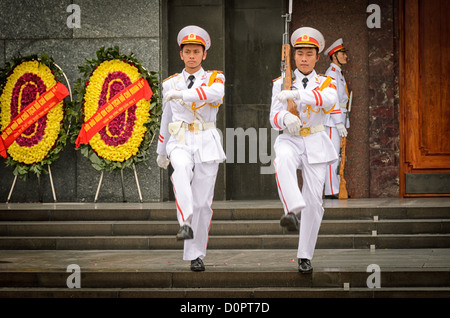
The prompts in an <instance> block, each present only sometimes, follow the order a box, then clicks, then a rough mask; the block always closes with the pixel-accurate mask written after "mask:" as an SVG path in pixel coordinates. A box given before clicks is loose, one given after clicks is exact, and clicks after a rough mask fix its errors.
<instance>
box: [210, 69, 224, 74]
mask: <svg viewBox="0 0 450 318" xmlns="http://www.w3.org/2000/svg"><path fill="white" fill-rule="evenodd" d="M207 72H208V73H213V72H217V73H219V74H222V73H223V71H217V70H212V71H207Z"/></svg>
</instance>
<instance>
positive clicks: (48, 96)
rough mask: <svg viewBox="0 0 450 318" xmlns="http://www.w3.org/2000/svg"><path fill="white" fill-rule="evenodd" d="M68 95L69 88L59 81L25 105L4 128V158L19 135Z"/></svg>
mask: <svg viewBox="0 0 450 318" xmlns="http://www.w3.org/2000/svg"><path fill="white" fill-rule="evenodd" d="M68 95H69V91H68V90H67V88H66V87H65V86H64V85H63V84H61V83H59V82H58V83H56V85H54V86H53V87H52V88H50V89H49V90H48V91H46V92H45V93H44V94H42V95H41V96H39V97H38V98H37V99H35V100H34V101H33V102H32V103H30V104H29V105H28V106H27V107H25V109H23V110H22V111H21V112H20V113H19V115H17V116H16V117H15V118H14V119H13V120H12V121H11V122H10V123H9V125H8V126H6V128H5V129H3V131H2V135H1V137H0V155H1V156H2V157H3V158H6V156H7V154H6V151H7V150H8V148H9V146H11V145H12V144H13V142H14V141H15V140H16V139H17V137H19V136H20V135H21V134H22V133H23V132H24V131H25V130H26V129H27V128H28V127H30V126H31V125H33V124H34V123H35V122H37V121H38V119H39V118H41V117H42V116H45V115H46V114H47V113H48V112H49V111H50V110H51V109H52V108H53V107H55V106H56V105H57V104H58V103H59V102H61V101H62V100H63V99H64V98H65V97H66V96H68Z"/></svg>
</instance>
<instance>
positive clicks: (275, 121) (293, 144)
mask: <svg viewBox="0 0 450 318" xmlns="http://www.w3.org/2000/svg"><path fill="white" fill-rule="evenodd" d="M291 44H292V46H293V47H294V50H295V51H294V60H295V65H296V67H297V68H296V70H295V71H294V76H295V80H294V81H293V83H292V87H291V90H282V79H277V80H275V81H274V84H273V89H272V104H271V109H270V123H271V125H272V127H273V128H274V129H276V130H283V134H281V135H280V136H278V137H277V140H276V141H275V144H274V150H275V154H276V158H275V160H274V165H275V172H276V181H277V187H278V194H279V197H280V200H281V202H282V204H283V208H284V215H283V216H282V217H281V220H280V225H281V226H283V227H286V229H287V230H290V231H298V230H299V231H300V233H299V243H298V251H297V257H298V263H299V267H298V270H299V271H300V272H302V273H308V272H311V271H312V269H313V268H312V266H311V259H312V257H313V254H314V249H315V245H316V241H317V236H318V232H319V228H320V224H321V222H322V216H323V213H324V209H323V207H322V194H323V187H324V182H325V174H326V168H327V166H328V165H329V164H331V163H333V162H334V161H336V160H337V159H338V155H337V153H336V150H335V149H334V147H333V144H332V143H331V141H330V138H328V136H327V134H326V133H325V127H324V123H325V118H326V113H327V112H330V111H332V110H333V106H334V105H335V104H336V103H337V102H338V97H337V91H336V82H335V81H334V80H333V79H332V78H330V77H326V76H320V75H318V74H317V73H316V71H315V70H314V67H315V65H316V63H317V61H318V60H319V53H320V52H322V50H323V48H324V45H325V41H324V39H323V36H322V34H321V33H320V32H319V31H317V30H316V29H313V28H309V27H304V28H300V29H297V30H296V31H295V32H294V33H293V34H292V36H291ZM288 99H292V100H293V101H294V102H295V104H296V106H297V112H298V114H299V117H297V116H295V115H294V114H292V113H290V112H289V111H287V100H288ZM297 169H301V170H302V177H303V187H302V191H301V192H300V189H299V186H298V180H297ZM300 214H301V222H300V227H299V220H298V217H299V216H300Z"/></svg>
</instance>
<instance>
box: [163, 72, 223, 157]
mask: <svg viewBox="0 0 450 318" xmlns="http://www.w3.org/2000/svg"><path fill="white" fill-rule="evenodd" d="M213 74H215V73H214V72H211V71H208V72H206V71H204V70H203V68H202V69H200V70H199V71H198V72H197V73H195V74H194V75H195V82H194V85H193V86H192V88H191V89H189V90H188V88H187V83H186V82H187V78H188V76H189V74H187V73H186V72H185V71H183V72H182V73H179V74H175V75H173V76H171V77H169V78H168V79H166V80H165V81H164V82H163V88H162V94H163V96H164V93H166V92H168V91H169V90H171V89H177V90H183V102H184V104H185V105H187V106H188V108H191V109H192V106H194V107H195V108H198V107H200V106H202V105H204V106H203V107H201V108H198V109H197V110H196V113H197V114H198V115H199V116H200V117H201V118H203V120H204V122H205V123H214V124H215V122H216V116H217V112H218V110H219V108H218V106H219V105H220V104H222V102H223V97H224V94H225V86H224V83H225V76H224V75H223V74H222V73H217V74H216V77H215V79H214V80H213V83H209V81H210V80H211V76H212V75H213ZM211 105H213V106H211ZM194 121H195V122H197V123H199V122H200V121H199V120H198V119H196V118H195V117H194V114H193V112H192V111H191V110H189V109H187V108H186V106H183V105H182V102H181V101H180V100H170V101H168V102H164V103H163V114H162V118H161V128H160V135H159V143H158V148H157V151H156V152H157V153H158V154H160V155H168V156H169V157H170V153H171V152H172V151H173V149H175V148H177V147H181V148H190V149H191V150H193V151H194V153H195V159H196V161H197V162H222V161H224V160H225V159H226V156H225V153H224V151H223V148H222V144H221V140H220V135H219V133H218V131H217V130H216V129H206V130H200V131H196V132H193V131H186V135H189V137H191V138H190V141H191V142H186V143H184V144H183V143H180V142H178V141H177V140H176V139H175V138H174V137H172V136H171V134H170V133H169V124H170V123H176V122H185V123H188V124H189V123H193V122H194ZM186 137H188V136H186ZM187 139H189V138H186V141H187Z"/></svg>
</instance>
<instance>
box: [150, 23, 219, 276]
mask: <svg viewBox="0 0 450 318" xmlns="http://www.w3.org/2000/svg"><path fill="white" fill-rule="evenodd" d="M178 45H179V46H180V49H181V51H180V58H181V60H182V61H183V62H184V64H185V68H184V69H183V71H182V72H181V73H180V74H174V75H172V76H171V77H169V78H168V79H166V80H164V82H163V88H162V95H163V114H162V118H161V129H160V135H159V142H158V148H157V153H158V157H157V163H158V166H159V167H161V168H163V169H166V168H167V166H168V164H169V162H170V163H171V164H172V167H173V169H174V171H173V174H172V176H171V180H172V184H173V190H174V193H175V199H176V207H177V218H178V222H179V224H180V230H179V232H178V234H177V236H176V237H177V240H184V253H183V260H190V261H191V270H192V271H204V270H205V266H204V264H203V258H204V257H205V256H206V247H207V243H208V232H209V227H210V225H211V219H212V214H213V212H212V209H211V205H212V200H213V196H214V186H215V182H216V176H217V171H218V168H219V163H220V162H223V161H224V160H225V159H226V157H225V153H224V151H223V148H222V144H221V140H220V135H219V133H218V131H217V129H216V116H217V112H218V110H219V108H218V107H219V106H220V105H221V103H222V101H223V97H224V94H225V85H224V83H225V77H224V75H223V74H222V72H219V71H205V70H203V68H202V65H201V64H202V61H204V60H205V59H206V56H207V50H208V49H209V47H210V45H211V40H210V37H209V34H208V33H207V32H206V31H205V30H204V29H202V28H200V27H198V26H187V27H185V28H183V29H182V30H181V31H180V32H179V33H178ZM169 159H170V161H169Z"/></svg>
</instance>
